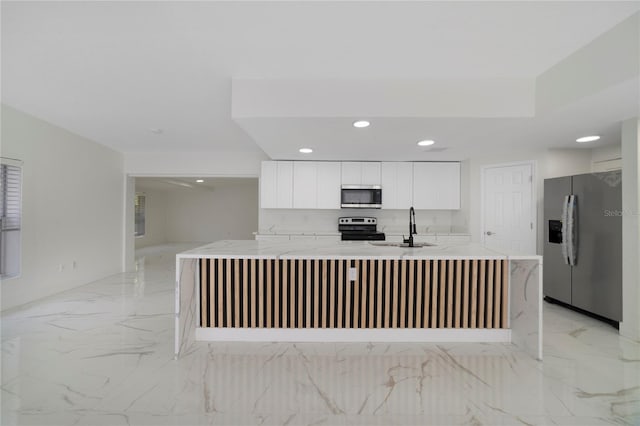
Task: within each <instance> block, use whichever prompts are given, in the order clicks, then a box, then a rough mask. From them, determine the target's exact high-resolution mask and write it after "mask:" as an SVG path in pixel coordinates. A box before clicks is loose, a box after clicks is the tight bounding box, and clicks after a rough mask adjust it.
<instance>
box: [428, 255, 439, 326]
mask: <svg viewBox="0 0 640 426" xmlns="http://www.w3.org/2000/svg"><path fill="white" fill-rule="evenodd" d="M432 266H433V278H432V279H431V287H432V290H431V324H430V327H432V328H437V327H438V282H439V280H440V270H439V266H440V261H439V260H434V261H433V262H432Z"/></svg>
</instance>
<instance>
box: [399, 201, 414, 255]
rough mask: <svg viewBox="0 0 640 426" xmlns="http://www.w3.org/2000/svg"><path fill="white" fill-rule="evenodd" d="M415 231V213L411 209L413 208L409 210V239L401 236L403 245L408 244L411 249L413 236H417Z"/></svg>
mask: <svg viewBox="0 0 640 426" xmlns="http://www.w3.org/2000/svg"><path fill="white" fill-rule="evenodd" d="M417 233H418V231H417V230H416V211H415V210H414V209H413V206H411V207H410V208H409V238H404V235H403V236H402V242H403V243H405V244H409V247H413V235H414V234H417Z"/></svg>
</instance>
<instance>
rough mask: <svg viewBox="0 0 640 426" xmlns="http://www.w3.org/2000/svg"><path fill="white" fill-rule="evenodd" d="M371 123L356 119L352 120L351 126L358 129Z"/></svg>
mask: <svg viewBox="0 0 640 426" xmlns="http://www.w3.org/2000/svg"><path fill="white" fill-rule="evenodd" d="M370 124H371V123H369V122H368V121H367V120H358V121H354V122H353V127H357V128H358V129H362V128H364V127H369V125H370Z"/></svg>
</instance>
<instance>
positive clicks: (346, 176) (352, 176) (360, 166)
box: [341, 161, 384, 196]
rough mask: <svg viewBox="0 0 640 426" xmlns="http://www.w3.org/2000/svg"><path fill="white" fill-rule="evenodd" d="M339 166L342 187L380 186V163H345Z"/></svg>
mask: <svg viewBox="0 0 640 426" xmlns="http://www.w3.org/2000/svg"><path fill="white" fill-rule="evenodd" d="M341 164H342V184H343V185H380V163H376V162H359V161H345V162H343V163H341ZM383 196H384V195H383Z"/></svg>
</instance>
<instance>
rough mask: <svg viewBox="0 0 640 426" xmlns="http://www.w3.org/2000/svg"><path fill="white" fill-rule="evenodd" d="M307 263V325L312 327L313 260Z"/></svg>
mask: <svg viewBox="0 0 640 426" xmlns="http://www.w3.org/2000/svg"><path fill="white" fill-rule="evenodd" d="M306 264H307V273H306V275H307V277H306V288H307V297H306V299H307V302H306V304H305V317H306V318H305V324H304V326H305V327H311V260H308V259H307V261H306Z"/></svg>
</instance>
